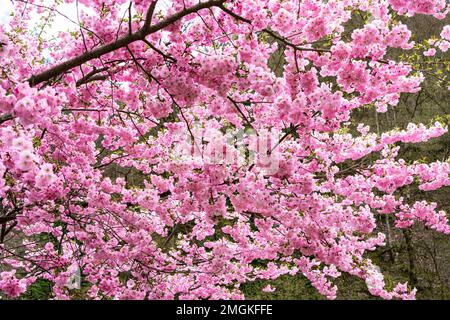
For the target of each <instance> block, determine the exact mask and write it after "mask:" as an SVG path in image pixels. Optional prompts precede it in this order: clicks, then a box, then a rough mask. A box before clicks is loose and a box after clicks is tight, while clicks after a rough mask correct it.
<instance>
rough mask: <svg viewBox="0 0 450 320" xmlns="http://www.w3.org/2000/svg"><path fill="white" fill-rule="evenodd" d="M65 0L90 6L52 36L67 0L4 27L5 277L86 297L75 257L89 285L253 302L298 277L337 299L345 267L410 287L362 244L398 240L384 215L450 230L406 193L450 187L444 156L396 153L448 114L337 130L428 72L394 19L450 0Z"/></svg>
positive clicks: (0, 209) (9, 285)
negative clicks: (357, 18) (272, 284)
mask: <svg viewBox="0 0 450 320" xmlns="http://www.w3.org/2000/svg"><path fill="white" fill-rule="evenodd" d="M65 2H66V3H72V4H73V5H76V8H77V15H76V17H75V18H73V17H67V23H68V24H72V25H73V26H74V28H73V29H72V30H73V31H72V32H61V33H59V35H58V37H57V39H51V40H49V39H46V38H45V37H44V36H42V32H43V30H46V28H48V27H47V23H49V22H48V21H49V20H50V21H51V18H52V17H53V16H55V15H58V13H60V11H59V10H58V8H59V4H58V3H59V1H45V0H28V1H24V0H17V1H14V3H15V10H14V16H13V18H12V19H11V22H10V23H9V25H4V26H1V29H0V42H1V45H0V58H1V62H0V67H1V74H0V199H1V204H0V291H1V292H3V293H4V294H6V295H8V296H11V297H18V296H20V295H21V294H23V293H24V292H25V291H26V290H27V287H28V286H30V285H31V284H33V283H34V282H36V281H37V280H39V279H45V280H48V281H51V283H52V288H53V295H54V297H55V298H59V299H63V298H71V297H73V295H74V293H75V292H76V291H77V289H76V288H75V289H74V288H73V287H72V286H71V285H69V284H70V282H71V281H72V280H71V279H73V275H74V274H76V273H77V272H78V273H79V274H80V275H81V278H82V291H83V294H84V296H85V297H86V298H92V299H97V298H115V299H176V298H182V299H231V298H234V299H239V298H245V297H244V295H243V294H242V292H241V291H240V286H241V284H243V283H245V282H248V281H252V280H256V279H276V278H277V277H279V276H281V275H284V274H291V275H295V274H297V273H301V274H304V275H305V276H306V277H307V278H308V279H309V280H310V281H311V283H312V284H313V285H314V287H316V288H317V289H318V290H319V292H320V293H321V294H323V295H325V296H326V297H328V298H330V299H333V298H335V297H336V294H337V288H336V287H335V285H334V284H333V279H334V278H336V277H339V276H340V274H341V273H342V272H345V273H349V274H351V275H354V276H356V277H359V278H362V279H364V280H365V282H366V283H367V287H368V290H369V291H370V292H371V294H373V295H376V296H380V297H383V298H386V299H392V298H402V299H409V298H414V294H415V291H416V290H415V289H414V288H411V287H408V285H407V284H398V285H396V286H394V288H393V289H388V288H386V286H385V283H384V280H383V275H382V273H381V272H380V271H379V268H377V266H375V265H374V264H373V263H372V262H371V260H370V259H368V258H367V251H373V250H375V249H376V248H377V247H379V246H383V245H384V243H385V235H384V234H382V233H377V232H374V230H375V228H376V220H375V219H376V216H377V215H392V216H395V221H396V222H395V226H396V227H398V228H408V227H410V226H411V225H412V224H413V223H414V222H416V221H417V222H419V223H423V224H425V225H426V226H428V227H429V228H431V229H435V230H437V231H439V232H442V233H446V234H449V233H450V226H449V225H448V220H447V218H446V214H445V212H443V211H439V208H438V207H437V205H436V204H435V203H427V202H426V201H417V202H411V201H407V199H403V198H402V197H400V196H399V195H398V193H396V190H398V189H399V188H401V187H403V186H407V185H412V184H416V185H417V186H418V188H419V189H421V190H426V191H429V190H436V189H438V188H442V187H448V186H450V178H449V174H450V164H449V163H448V162H434V163H428V164H424V163H412V164H410V163H406V162H405V161H403V160H402V159H398V157H397V153H398V145H399V142H401V143H417V142H424V141H427V140H429V139H432V138H435V137H438V136H441V135H443V134H446V132H447V128H445V127H444V126H443V125H441V124H440V123H436V124H435V125H433V126H431V127H428V126H424V125H414V124H410V125H409V126H408V127H407V128H406V129H405V130H403V131H401V130H396V131H392V132H387V133H383V134H375V133H371V132H370V130H369V128H368V127H365V126H364V125H362V124H361V125H359V126H358V128H357V129H358V132H359V134H357V135H355V134H351V133H343V132H342V131H341V130H339V129H340V128H342V127H343V126H344V125H345V123H346V122H347V121H349V119H350V115H351V112H352V110H353V109H356V108H360V107H364V106H371V107H373V108H376V109H377V111H378V112H384V111H386V109H387V108H388V107H389V108H395V106H396V105H397V103H398V99H399V97H400V94H402V93H411V92H417V91H419V90H420V83H421V82H422V81H423V76H422V75H421V73H420V70H414V69H413V68H412V66H410V65H409V64H408V63H403V62H401V61H395V60H394V59H389V58H388V57H387V55H386V53H387V50H389V49H390V48H399V49H402V50H409V49H411V48H412V46H413V43H412V41H411V39H410V38H411V32H410V31H409V30H408V28H407V26H406V25H405V24H402V23H400V22H398V20H396V19H395V17H398V16H413V15H415V14H426V15H433V16H434V17H436V18H437V19H443V18H444V17H445V16H446V14H447V12H448V5H447V4H446V1H445V0H415V1H412V0H411V1H410V0H371V1H367V0H328V1H322V0H302V1H289V0H288V1H279V0H245V1H226V0H210V1H199V0H184V1H183V0H174V1H171V2H170V6H169V7H168V8H166V7H164V6H162V5H161V3H160V1H151V0H133V1H126V0H101V1H100V0H65ZM161 2H162V1H161ZM356 12H358V13H359V14H362V15H363V16H364V17H365V19H364V20H363V22H362V23H361V25H360V26H359V27H358V28H355V29H354V30H351V31H349V30H348V28H346V27H345V26H346V23H347V22H349V21H350V19H352V15H354V14H355V13H356ZM36 16H38V17H40V18H42V21H41V22H40V23H36ZM44 34H45V31H44ZM441 37H442V38H441V39H439V40H437V41H435V47H436V48H432V49H430V50H429V51H427V52H426V53H425V55H426V56H429V57H431V56H433V55H434V54H435V52H436V50H441V51H446V50H447V48H448V46H449V40H450V29H449V27H448V26H446V27H445V28H444V30H442V33H441ZM280 47H282V48H283V50H284V58H283V59H284V62H281V65H282V69H283V70H282V72H281V74H276V73H275V72H274V70H273V68H272V69H271V68H270V67H269V66H268V61H269V59H270V58H271V56H272V55H273V53H274V52H275V51H277V50H279V48H280ZM283 64H284V65H283ZM373 153H377V154H379V160H376V161H373V162H361V161H358V160H360V159H363V158H364V157H366V156H369V155H371V154H373ZM347 161H354V163H355V164H354V165H352V166H345V165H344V166H342V165H341V164H343V163H348V162H347ZM363 163H364V164H363Z"/></svg>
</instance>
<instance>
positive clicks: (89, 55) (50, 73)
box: [28, 0, 225, 87]
mask: <svg viewBox="0 0 450 320" xmlns="http://www.w3.org/2000/svg"><path fill="white" fill-rule="evenodd" d="M224 2H225V0H211V1H208V2H201V3H198V4H196V5H195V6H192V7H190V8H187V9H185V10H182V11H179V12H177V13H175V14H173V15H171V16H170V17H168V18H166V19H164V20H162V21H160V22H158V23H157V24H155V25H153V26H148V21H149V20H146V21H145V23H144V26H143V27H142V28H141V29H139V30H138V31H136V32H133V33H131V34H128V35H126V36H122V37H120V38H119V39H117V41H115V42H112V43H108V44H105V45H102V46H100V47H98V48H95V49H92V50H91V51H88V52H85V53H83V54H81V55H79V56H76V57H74V58H72V59H69V60H67V61H64V62H62V63H60V64H58V65H56V66H53V67H51V68H50V69H48V70H46V71H43V72H40V73H38V74H35V75H33V76H31V77H30V78H29V79H28V82H29V84H30V86H32V87H33V86H36V85H38V84H40V83H42V82H45V81H48V80H50V79H52V78H54V77H56V76H59V75H61V74H64V73H66V72H67V71H69V70H71V69H73V68H75V67H78V66H81V65H82V64H83V63H85V62H88V61H90V60H93V59H96V58H100V57H101V56H103V55H105V54H107V53H110V52H113V51H115V50H118V49H121V48H125V47H126V46H128V45H129V44H130V43H132V42H135V41H138V40H143V39H145V37H146V36H148V35H150V34H152V33H155V32H158V31H160V30H162V29H164V28H166V27H168V26H169V25H171V24H172V23H174V22H176V21H178V20H180V19H181V18H183V17H185V16H187V15H189V14H191V13H194V12H197V11H200V10H202V9H207V8H211V7H215V6H216V7H217V6H220V5H221V4H223V3H224ZM154 3H155V2H152V5H153V4H154ZM150 9H151V8H149V11H150ZM147 13H149V12H147ZM150 23H151V21H150Z"/></svg>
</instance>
